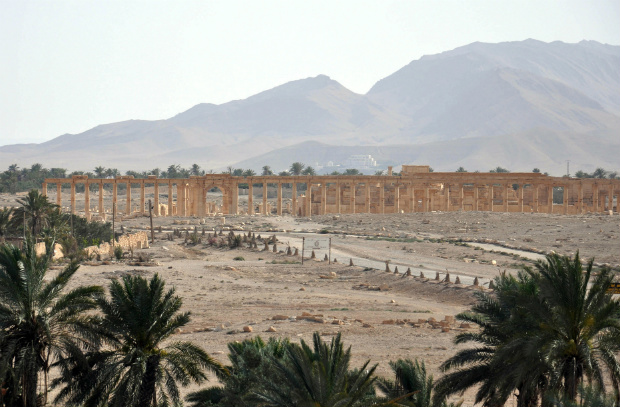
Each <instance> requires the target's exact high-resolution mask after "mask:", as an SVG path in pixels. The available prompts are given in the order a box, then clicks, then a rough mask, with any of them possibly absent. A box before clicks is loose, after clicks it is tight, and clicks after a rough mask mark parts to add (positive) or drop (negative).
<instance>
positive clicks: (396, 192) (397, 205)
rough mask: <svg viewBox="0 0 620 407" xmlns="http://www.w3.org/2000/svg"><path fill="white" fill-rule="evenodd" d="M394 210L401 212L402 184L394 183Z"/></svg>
mask: <svg viewBox="0 0 620 407" xmlns="http://www.w3.org/2000/svg"><path fill="white" fill-rule="evenodd" d="M394 212H395V213H400V185H398V184H395V185H394Z"/></svg>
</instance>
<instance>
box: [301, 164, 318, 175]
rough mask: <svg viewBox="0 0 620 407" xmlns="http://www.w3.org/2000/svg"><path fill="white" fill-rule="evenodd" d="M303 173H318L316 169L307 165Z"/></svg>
mask: <svg viewBox="0 0 620 407" xmlns="http://www.w3.org/2000/svg"><path fill="white" fill-rule="evenodd" d="M301 174H302V175H316V171H315V170H314V168H312V167H310V166H307V167H306V168H304V170H303V171H302V172H301Z"/></svg>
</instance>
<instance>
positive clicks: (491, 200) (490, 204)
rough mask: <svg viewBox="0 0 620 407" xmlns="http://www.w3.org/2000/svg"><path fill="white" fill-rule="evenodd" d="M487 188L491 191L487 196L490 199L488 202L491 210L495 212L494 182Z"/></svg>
mask: <svg viewBox="0 0 620 407" xmlns="http://www.w3.org/2000/svg"><path fill="white" fill-rule="evenodd" d="M487 190H488V191H489V196H488V197H487V199H488V201H489V202H488V204H489V212H493V193H494V192H495V191H494V188H493V184H489V185H487Z"/></svg>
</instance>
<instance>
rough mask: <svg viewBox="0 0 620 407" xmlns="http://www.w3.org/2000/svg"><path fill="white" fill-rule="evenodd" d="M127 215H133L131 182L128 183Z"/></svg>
mask: <svg viewBox="0 0 620 407" xmlns="http://www.w3.org/2000/svg"><path fill="white" fill-rule="evenodd" d="M125 214H126V215H131V181H127V203H126V204H125Z"/></svg>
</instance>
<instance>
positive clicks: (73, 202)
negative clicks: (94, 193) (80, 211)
mask: <svg viewBox="0 0 620 407" xmlns="http://www.w3.org/2000/svg"><path fill="white" fill-rule="evenodd" d="M71 213H72V214H75V181H71Z"/></svg>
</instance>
